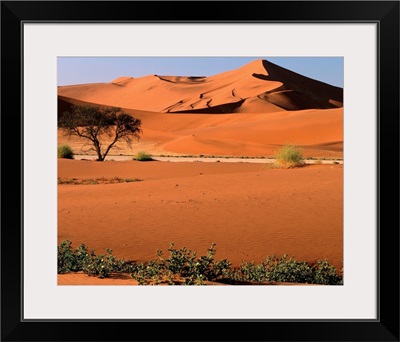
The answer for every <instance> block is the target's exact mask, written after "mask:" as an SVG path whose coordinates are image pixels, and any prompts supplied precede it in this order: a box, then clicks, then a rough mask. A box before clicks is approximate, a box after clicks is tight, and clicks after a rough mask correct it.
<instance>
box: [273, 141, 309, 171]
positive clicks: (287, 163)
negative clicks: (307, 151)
mask: <svg viewBox="0 0 400 342" xmlns="http://www.w3.org/2000/svg"><path fill="white" fill-rule="evenodd" d="M275 159H276V163H277V164H278V166H280V167H284V168H293V167H300V166H303V165H304V160H303V153H302V151H301V149H300V148H299V147H298V146H296V145H291V144H289V145H283V146H282V147H281V148H279V149H278V151H277V152H276V154H275Z"/></svg>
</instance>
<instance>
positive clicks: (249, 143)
mask: <svg viewBox="0 0 400 342" xmlns="http://www.w3.org/2000/svg"><path fill="white" fill-rule="evenodd" d="M58 95H59V99H58V104H59V115H62V113H63V112H64V111H67V110H69V108H70V106H71V104H77V103H90V104H99V105H106V106H118V107H121V108H123V109H124V110H125V111H126V112H128V113H129V114H131V115H134V116H135V117H137V118H140V119H141V120H142V128H143V134H142V139H141V143H142V144H144V145H143V146H144V147H147V148H148V149H150V150H151V151H148V152H152V151H153V152H156V153H162V152H164V153H178V154H205V155H213V154H214V155H236V156H240V155H248V156H271V155H272V154H273V153H274V150H275V149H276V147H277V146H279V145H282V144H289V143H294V144H298V145H301V146H303V147H304V152H305V155H306V156H315V157H333V158H341V157H343V154H342V153H343V107H342V105H343V103H342V102H343V89H341V88H337V87H333V86H330V85H328V84H325V83H322V82H319V81H316V80H312V79H310V78H307V77H304V76H302V75H299V74H296V73H294V72H292V71H289V70H287V69H284V68H281V67H279V66H277V65H275V64H272V63H270V62H268V61H265V60H257V61H254V62H251V63H249V64H247V65H245V66H243V67H241V68H239V69H236V70H231V71H227V72H224V73H221V74H217V75H214V76H211V77H200V76H196V77H195V76H159V75H149V76H145V77H140V78H132V77H120V78H118V79H116V80H114V81H112V82H110V83H97V84H81V85H73V86H63V87H59V88H58ZM60 142H66V140H65V138H63V137H62V136H61V135H60ZM141 147H142V146H141V145H139V146H138V149H141ZM122 153H127V154H132V152H130V153H129V152H128V151H125V150H123V151H122Z"/></svg>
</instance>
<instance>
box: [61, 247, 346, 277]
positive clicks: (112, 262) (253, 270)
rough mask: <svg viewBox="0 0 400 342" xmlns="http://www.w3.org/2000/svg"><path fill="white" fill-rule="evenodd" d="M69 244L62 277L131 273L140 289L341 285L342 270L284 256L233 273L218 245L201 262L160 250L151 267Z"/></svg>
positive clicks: (324, 262) (186, 254)
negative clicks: (247, 284) (219, 255)
mask: <svg viewBox="0 0 400 342" xmlns="http://www.w3.org/2000/svg"><path fill="white" fill-rule="evenodd" d="M71 245H72V244H71V242H70V241H69V240H66V241H63V242H62V243H61V244H60V245H59V246H58V248H57V249H58V273H59V274H62V273H69V272H78V271H83V272H84V273H86V274H87V275H89V276H97V277H100V278H106V277H109V276H110V274H111V273H128V274H130V275H131V277H132V278H133V279H135V280H136V281H137V282H138V284H139V285H159V284H163V283H164V284H168V285H206V284H207V283H208V282H217V283H218V282H220V283H225V284H233V285H236V284H240V283H241V282H252V283H256V284H257V283H262V282H292V283H307V284H322V285H343V269H342V270H341V271H340V272H338V271H337V270H336V268H335V267H334V266H332V265H330V264H329V262H328V260H318V261H316V262H315V263H312V264H309V263H307V262H304V261H298V260H296V259H294V257H290V258H288V256H287V255H286V254H285V255H283V256H282V257H281V258H278V257H277V256H275V255H273V256H269V257H267V258H266V259H265V260H264V261H263V262H261V263H260V264H255V263H254V262H242V264H241V265H240V266H239V267H236V268H233V267H231V266H232V264H231V262H230V261H229V260H227V259H223V260H219V261H216V260H215V259H214V255H215V253H216V249H215V244H212V245H211V246H210V248H208V249H207V254H206V255H202V256H200V257H198V256H197V253H196V251H191V250H190V249H187V248H186V247H182V248H180V249H176V248H175V245H174V243H171V244H170V247H169V248H168V251H169V256H168V257H167V258H164V256H163V252H162V251H161V250H157V251H156V256H157V258H156V259H154V260H150V261H148V262H143V263H139V262H132V261H129V260H124V259H117V258H115V257H114V256H113V255H112V250H110V249H106V254H100V255H96V254H95V252H94V250H92V251H89V249H88V248H87V246H86V245H84V244H81V245H80V246H78V247H77V248H75V249H73V248H72V246H71Z"/></svg>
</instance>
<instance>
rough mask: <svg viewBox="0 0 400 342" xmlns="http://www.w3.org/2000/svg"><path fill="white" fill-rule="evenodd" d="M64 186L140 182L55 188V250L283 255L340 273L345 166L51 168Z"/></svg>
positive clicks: (63, 164) (120, 164) (235, 257)
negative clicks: (68, 246)
mask: <svg viewBox="0 0 400 342" xmlns="http://www.w3.org/2000/svg"><path fill="white" fill-rule="evenodd" d="M58 177H59V178H60V179H64V180H68V179H72V178H76V179H77V180H84V179H97V178H102V177H104V178H113V177H120V178H131V179H135V178H138V179H139V180H140V181H135V182H130V183H116V184H88V185H72V184H59V185H58V243H61V242H62V241H63V240H70V241H72V244H73V246H74V247H75V246H78V245H79V244H81V243H84V244H86V245H87V246H88V247H89V249H94V250H95V252H96V254H101V253H104V252H105V249H106V248H110V249H112V251H113V254H114V255H115V256H116V257H119V258H125V259H130V260H137V261H149V260H150V259H155V258H156V250H157V249H161V250H163V252H164V255H168V251H167V249H168V247H169V245H170V243H171V242H174V244H175V246H176V247H177V248H180V247H183V246H184V247H186V248H188V249H191V250H196V251H197V253H198V255H204V254H205V253H206V250H207V248H209V247H210V245H211V244H212V243H215V244H216V245H215V248H216V251H217V252H216V254H215V256H214V257H215V259H216V260H220V259H224V258H226V259H228V260H229V261H231V262H232V264H233V266H235V265H236V266H237V265H239V264H240V262H241V261H243V260H245V261H249V262H250V261H254V262H256V263H259V262H261V261H262V260H263V259H265V258H266V257H267V256H268V255H273V254H275V255H277V256H282V255H283V254H288V255H289V256H294V257H295V258H296V259H297V260H301V261H309V262H313V261H316V260H318V259H325V258H326V259H328V260H329V262H330V263H331V264H332V265H334V266H335V267H337V268H338V269H340V268H341V267H342V264H343V165H342V164H322V165H306V166H304V167H301V168H294V169H273V168H271V167H268V165H267V163H266V164H262V163H248V162H241V163H223V162H214V163H210V162H207V163H205V162H179V163H174V162H163V161H151V162H139V161H133V160H130V161H105V162H96V161H91V160H67V159H58ZM58 280H59V284H60V285H68V284H69V285H74V284H75V285H78V284H79V285H85V284H86V285H95V284H104V285H106V284H111V285H112V284H126V285H134V284H136V282H135V281H134V280H133V279H130V278H129V277H124V276H122V277H119V278H111V279H98V278H93V277H88V276H86V275H83V274H66V275H59V276H58Z"/></svg>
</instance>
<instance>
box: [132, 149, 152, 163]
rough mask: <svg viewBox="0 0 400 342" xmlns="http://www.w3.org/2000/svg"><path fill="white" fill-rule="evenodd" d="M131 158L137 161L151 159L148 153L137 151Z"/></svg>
mask: <svg viewBox="0 0 400 342" xmlns="http://www.w3.org/2000/svg"><path fill="white" fill-rule="evenodd" d="M133 159H134V160H138V161H151V160H153V157H152V156H151V154H149V153H146V152H143V151H139V152H138V153H137V154H136V157H134V158H133Z"/></svg>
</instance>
